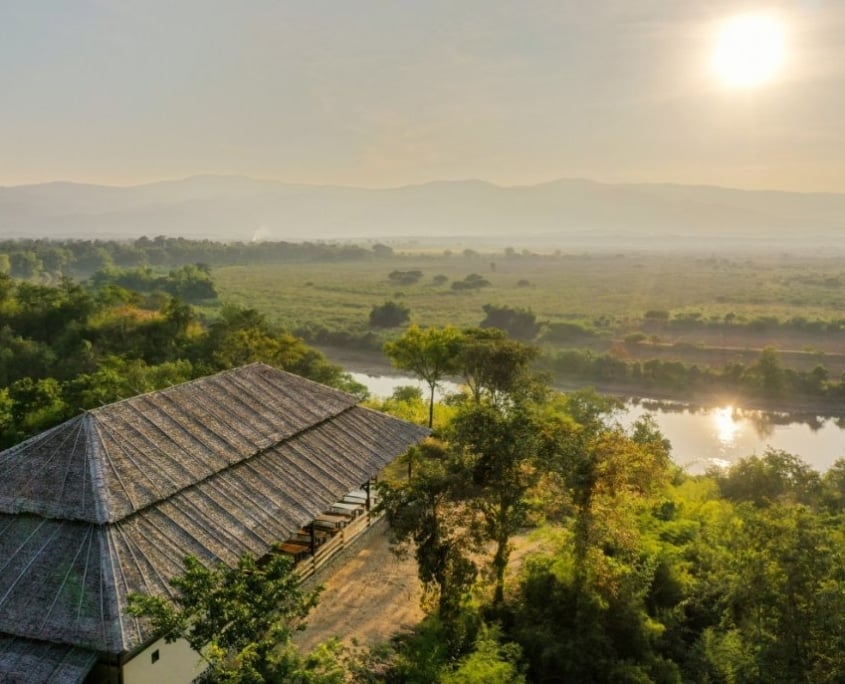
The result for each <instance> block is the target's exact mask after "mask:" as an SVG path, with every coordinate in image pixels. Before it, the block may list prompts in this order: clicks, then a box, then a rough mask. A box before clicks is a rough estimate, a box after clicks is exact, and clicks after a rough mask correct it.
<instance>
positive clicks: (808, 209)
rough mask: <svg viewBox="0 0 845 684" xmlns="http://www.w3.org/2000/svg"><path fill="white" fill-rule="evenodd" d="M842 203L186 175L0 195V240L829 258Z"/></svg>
mask: <svg viewBox="0 0 845 684" xmlns="http://www.w3.org/2000/svg"><path fill="white" fill-rule="evenodd" d="M844 230H845V195H842V194H808V193H793V192H775V191H771V192H769V191H743V190H733V189H728V188H718V187H706V186H687V185H664V184H607V183H598V182H595V181H589V180H579V179H562V180H557V181H553V182H550V183H543V184H540V185H530V186H512V187H501V186H497V185H493V184H491V183H486V182H482V181H477V180H468V181H442V182H434V183H427V184H424V185H412V186H404V187H398V188H388V189H364V188H345V187H331V186H308V185H293V184H286V183H280V182H275V181H265V180H255V179H252V178H246V177H240V176H194V177H191V178H186V179H184V180H177V181H166V182H160V183H151V184H147V185H138V186H132V187H111V186H100V185H84V184H77V183H45V184H40V185H22V186H14V187H0V238H10V237H50V238H112V239H121V238H127V239H129V238H136V237H139V236H141V235H147V236H150V237H152V236H155V235H167V236H183V237H190V238H209V239H215V240H251V239H255V238H261V239H273V240H296V241H300V240H316V239H329V240H347V239H363V238H375V239H384V240H391V239H395V240H404V239H408V238H416V239H418V240H421V241H439V242H441V243H442V242H444V241H449V240H451V241H455V242H460V241H463V242H468V241H477V242H479V243H480V244H483V243H486V242H489V243H497V244H502V243H507V244H511V243H513V245H514V246H517V247H522V246H532V245H540V244H542V245H546V246H557V247H561V248H566V247H567V246H576V247H584V248H586V247H601V246H604V247H610V248H613V249H622V248H627V247H631V246H640V247H646V248H667V247H671V246H677V247H683V248H686V247H689V248H695V247H703V248H707V249H717V248H718V247H719V246H723V247H725V248H733V247H740V246H751V245H754V246H769V247H772V248H782V249H794V248H805V249H808V248H809V249H821V250H825V251H827V250H829V249H834V248H835V249H837V250H838V249H840V246H839V245H840V243H841V242H842V241H841V239H840V236H841V235H842V234H843V231H844Z"/></svg>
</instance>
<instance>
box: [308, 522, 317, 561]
mask: <svg viewBox="0 0 845 684" xmlns="http://www.w3.org/2000/svg"><path fill="white" fill-rule="evenodd" d="M308 531H309V532H311V557H312V558H313V557H314V553H315V551H316V549H317V540H316V539H315V538H314V523H313V522H312V523H311V524H310V525H309V526H308Z"/></svg>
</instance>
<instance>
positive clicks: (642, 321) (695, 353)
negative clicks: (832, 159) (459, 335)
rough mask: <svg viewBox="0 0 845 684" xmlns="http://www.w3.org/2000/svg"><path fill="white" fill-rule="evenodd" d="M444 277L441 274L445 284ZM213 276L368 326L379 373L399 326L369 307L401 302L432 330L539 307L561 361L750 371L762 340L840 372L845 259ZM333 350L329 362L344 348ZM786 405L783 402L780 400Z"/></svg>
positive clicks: (327, 267) (280, 315) (346, 329)
mask: <svg viewBox="0 0 845 684" xmlns="http://www.w3.org/2000/svg"><path fill="white" fill-rule="evenodd" d="M397 270H398V271H411V270H418V271H421V272H422V276H421V277H420V279H419V281H418V282H416V283H414V284H406V285H397V284H396V283H395V282H393V281H391V279H390V277H389V275H390V273H391V272H393V271H397ZM473 273H476V274H479V275H481V276H483V277H484V278H485V279H486V280H487V281H489V283H490V284H489V286H486V287H483V288H481V289H478V290H460V291H455V290H454V289H452V287H451V284H452V283H453V282H455V281H461V280H463V279H464V278H466V276H467V275H469V274H473ZM437 276H445V280H444V279H443V278H441V279H440V281H441V282H439V284H438V280H437V279H436V277H437ZM214 279H215V282H216V283H217V287H218V290H219V293H220V299H221V301H223V302H224V303H225V302H231V303H235V304H239V305H243V306H250V307H253V308H256V309H258V310H259V311H261V312H263V313H264V314H265V315H267V317H268V318H269V319H270V320H272V321H274V322H277V323H280V324H282V325H283V326H284V327H286V328H288V329H290V330H294V331H300V332H303V331H306V332H307V331H308V330H311V331H313V330H314V328H315V327H318V328H322V329H324V330H330V331H336V332H342V333H344V334H348V336H349V340H350V342H349V346H350V347H354V346H355V345H356V341H360V340H362V339H363V337H364V336H365V335H367V334H369V335H370V338H369V339H368V340H367V343H368V344H367V345H362V346H367V347H368V348H369V349H370V358H371V359H372V364H373V365H372V368H374V369H375V368H377V367H379V366H380V365H382V364H385V363H386V360H385V359H384V358H379V355H378V354H376V355H375V356H373V355H372V350H378V349H379V347H380V342H381V341H383V340H385V339H387V338H389V337H391V336H395V335H397V334H399V333H400V332H401V329H400V328H394V329H389V330H373V329H371V328H370V325H369V314H370V311H371V309H372V308H373V307H374V306H377V305H380V304H383V303H384V302H385V301H387V300H394V301H398V302H401V303H403V304H404V305H405V306H407V307H408V308H409V310H410V313H411V321H412V322H414V323H418V324H420V325H423V326H428V325H446V324H452V325H456V326H459V327H466V326H476V325H478V324H479V323H480V322H481V321H482V319H483V318H484V316H485V314H484V311H483V309H482V307H483V306H484V305H485V304H494V305H497V306H508V307H513V308H523V309H530V310H531V311H532V312H533V313H534V314H535V315H536V317H537V320H538V321H541V322H543V323H545V324H547V325H545V326H543V327H542V328H541V333H540V335H539V336H538V338H537V339H536V340H535V341H536V342H538V343H539V344H540V345H541V346H542V347H543V348H544V349H545V350H546V351H547V352H549V353H550V355H552V356H553V355H554V354H555V353H558V352H560V350H563V349H571V348H576V349H589V350H591V352H593V353H595V354H609V355H610V356H614V357H615V358H619V359H625V360H627V361H628V362H633V361H640V362H643V363H644V362H645V361H647V360H649V359H659V360H660V361H667V362H674V361H680V362H682V363H684V364H688V365H692V364H695V365H697V366H698V367H700V368H707V367H709V368H714V369H720V368H723V367H725V366H726V364H743V365H745V366H750V365H751V364H753V363H754V362H755V361H756V360H757V359H758V358H759V355H760V351H761V350H762V349H763V348H764V347H767V346H773V347H775V348H777V349H778V350H779V352H780V359H781V362H782V364H783V365H784V367H786V368H789V369H793V370H794V371H796V372H804V373H809V372H811V371H812V370H813V369H814V368H816V367H817V366H823V367H824V368H825V369H826V371H825V372H826V376H825V377H827V378H830V379H831V380H836V379H839V378H840V377H845V376H843V374H845V258H842V257H839V258H828V257H822V256H819V257H808V256H801V257H799V256H788V255H768V256H744V255H743V256H734V257H725V256H701V255H688V254H675V255H667V254H619V255H608V254H583V255H565V254H546V255H530V254H521V253H517V252H514V251H513V250H510V251H509V253H501V252H499V253H496V254H463V253H461V254H444V253H443V252H437V253H407V254H397V255H395V256H393V257H391V258H385V259H378V260H368V261H336V262H331V263H324V262H323V263H318V262H300V263H288V264H284V265H276V266H249V267H241V266H231V267H221V268H218V269H215V271H214ZM655 311H658V312H663V313H664V314H665V315H666V316H667V318H666V319H664V320H662V321H661V320H654V318H651V319H650V318H649V315H648V312H652V313H653V312H655ZM560 323H569V324H575V325H576V326H577V327H576V329H582V330H584V331H586V332H587V333H588V334H585V335H583V336H577V335H576V338H575V339H572V340H560V339H558V340H552V339H550V336H549V334H548V331H549V330H550V329H551V328H553V327H554V325H555V324H560ZM544 331H546V332H545V333H544ZM373 333H375V334H376V338H375V340H374V339H373V338H372V334H373ZM632 334H634V335H639V337H640V340H639V341H638V342H637V343H631V341H630V339H627V340H626V338H630V337H631V335H632ZM306 336H307V335H306ZM311 341H312V343H317V344H318V345H319V344H320V340H318V339H312V340H311ZM323 344H324V345H333V343H332V342H325V341H323ZM344 344H346V343H344ZM359 349H360V348H359ZM331 351H332V352H334V353H333V354H332V358H335V359H337V358H339V356H341V355H340V354H338V353H336V352H337V350H336V349H332V350H331ZM365 356H366V355H365ZM358 368H359V369H360V368H361V364H360V363H359V364H358ZM556 372H558V371H556ZM560 372H563V371H560ZM567 377H568V376H566V375H565V374H564V375H562V376H561V377H559V378H558V381H560V382H566V381H567ZM628 382H629V384H630V380H629V381H628ZM595 384H596V385H597V386H599V387H603V388H604V389H605V391H614V387H616V386H617V385H615V381H614V380H612V379H609V378H605V379H604V381H603V380H602V379H601V377H599V376H597V377H596V382H595ZM629 389H630V388H629ZM649 391H651V392H652V394H654V390H653V389H652V390H649ZM678 391H679V394H678V396H679V397H680V396H682V395H684V392H685V390H678ZM669 394H672V390H669ZM837 396H838V395H837ZM796 400H797V399H796ZM813 401H814V402H815V405H816V406H817V407H823V408H824V409H825V410H830V408H831V407H830V405H829V402H830V401H831V399H829V398H828V399H825V398H824V397H822V396H821V395H819V396H818V397H816V399H815V400H813ZM837 401H838V400H837ZM787 403H788V402H784V401H783V400H782V399H781V400H779V401H777V402H774V403H773V406H775V407H778V406H786V405H787Z"/></svg>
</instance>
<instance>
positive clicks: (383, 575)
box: [294, 521, 423, 652]
mask: <svg viewBox="0 0 845 684" xmlns="http://www.w3.org/2000/svg"><path fill="white" fill-rule="evenodd" d="M317 581H318V582H319V583H321V584H322V585H323V587H324V590H323V592H322V594H321V595H320V603H319V604H318V605H317V607H316V608H315V609H314V610H313V611H312V612H311V615H310V616H309V618H308V627H307V628H306V629H305V631H304V632H301V633H300V634H298V635H297V636H296V637H295V638H294V642H295V643H296V644H297V646H299V648H300V649H301V650H302V651H303V652H307V651H309V650H311V649H312V648H314V647H315V646H316V645H317V644H319V643H321V642H323V641H327V640H328V639H330V638H332V637H338V638H339V639H340V640H341V641H343V642H345V643H350V642H351V641H352V640H353V639H355V640H356V641H357V642H358V643H359V644H362V645H370V644H375V643H378V642H380V641H385V640H386V639H388V638H389V637H390V636H391V635H392V634H394V633H395V632H397V631H400V630H401V629H402V628H403V627H410V626H413V625H415V624H416V623H417V622H419V621H420V620H421V619H422V617H423V613H422V610H421V609H420V585H419V580H418V579H417V567H416V563H415V562H414V560H413V559H412V558H409V559H406V560H402V561H400V560H397V559H396V557H395V556H394V555H393V553H392V552H391V551H390V546H389V543H388V528H387V525H386V524H385V522H384V521H382V522H380V523H378V524H377V525H376V526H374V527H373V528H372V529H370V530H369V532H367V534H366V535H365V536H364V537H363V538H362V539H361V540H360V542H359V543H358V544H357V545H356V546H355V547H353V548H352V549H350V550H349V551H348V552H347V553H345V554H344V555H343V556H342V557H341V558H338V559H336V560H335V561H333V562H332V564H331V566H330V567H328V568H326V569H325V571H324V572H323V573H322V574H321V576H320V577H319V578H318V579H317Z"/></svg>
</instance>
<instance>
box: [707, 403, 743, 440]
mask: <svg viewBox="0 0 845 684" xmlns="http://www.w3.org/2000/svg"><path fill="white" fill-rule="evenodd" d="M713 422H714V423H715V426H716V439H718V440H719V445H720V446H721V447H722V449H728V448H730V447H732V446H734V444H735V443H736V437H737V434H738V433H739V423H738V422H737V421H735V420H734V407H733V406H722V407H720V408H717V409H715V410H714V411H713Z"/></svg>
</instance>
